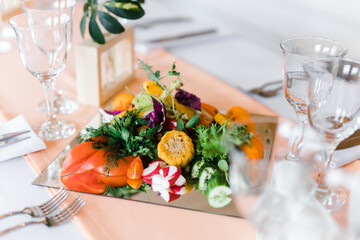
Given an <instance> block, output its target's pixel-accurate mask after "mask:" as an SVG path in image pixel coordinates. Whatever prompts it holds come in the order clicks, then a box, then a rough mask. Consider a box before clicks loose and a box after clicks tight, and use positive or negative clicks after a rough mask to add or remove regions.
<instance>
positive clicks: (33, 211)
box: [0, 187, 69, 219]
mask: <svg viewBox="0 0 360 240" xmlns="http://www.w3.org/2000/svg"><path fill="white" fill-rule="evenodd" d="M68 197H69V193H68V192H67V191H66V190H65V189H64V188H63V187H62V188H61V189H60V190H59V191H58V192H57V193H56V194H55V195H54V196H53V197H52V198H51V199H49V200H48V201H46V202H44V203H43V204H40V205H38V206H33V207H26V208H24V209H23V210H21V211H14V212H9V213H5V214H3V215H0V219H3V218H6V217H9V216H13V215H16V214H23V213H25V214H29V215H30V216H32V217H42V216H45V215H48V214H50V213H52V212H53V211H55V210H56V209H57V208H58V207H59V206H60V204H62V203H63V202H64V201H65V200H66V199H67V198H68Z"/></svg>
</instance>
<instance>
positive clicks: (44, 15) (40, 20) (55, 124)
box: [9, 11, 76, 140]
mask: <svg viewBox="0 0 360 240" xmlns="http://www.w3.org/2000/svg"><path fill="white" fill-rule="evenodd" d="M9 23H10V25H11V27H12V28H13V29H14V31H15V34H16V38H17V44H18V48H19V51H20V56H21V60H22V62H23V64H24V65H25V67H26V69H27V70H28V71H29V72H30V73H31V74H32V75H34V76H35V77H36V78H38V79H39V81H40V83H41V85H42V86H43V89H44V92H45V95H46V105H47V121H46V122H44V123H42V124H39V125H37V126H36V127H34V130H35V131H36V132H37V133H38V135H39V136H40V137H41V138H42V139H44V140H57V139H62V138H66V137H69V136H71V135H72V134H73V133H75V130H76V127H75V124H73V123H67V122H65V121H62V120H58V119H57V118H56V115H55V113H54V106H53V101H51V99H52V95H53V89H54V84H55V80H56V78H57V77H58V75H59V74H60V72H61V71H62V70H63V69H64V68H65V63H66V56H67V33H68V27H69V24H70V17H69V15H67V14H64V13H61V12H54V11H37V12H31V13H25V14H20V15H17V16H15V17H13V18H11V19H10V20H9Z"/></svg>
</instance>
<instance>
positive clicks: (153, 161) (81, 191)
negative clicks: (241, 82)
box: [0, 0, 360, 240]
mask: <svg viewBox="0 0 360 240" xmlns="http://www.w3.org/2000/svg"><path fill="white" fill-rule="evenodd" d="M19 6H20V7H21V9H22V10H23V13H20V14H15V15H14V16H12V17H10V18H9V20H8V23H9V25H10V26H11V27H12V29H13V31H14V33H15V36H16V44H17V48H18V49H17V50H18V51H16V52H14V54H15V53H16V54H17V57H18V58H19V59H20V60H21V63H22V64H23V66H24V68H25V69H26V70H27V72H28V73H29V76H28V78H29V79H28V80H26V81H30V80H32V81H33V82H34V81H38V82H39V83H40V85H41V87H42V91H43V93H41V92H40V91H39V92H34V93H32V94H36V95H40V94H43V96H44V98H43V99H45V101H41V102H40V103H37V104H36V106H31V108H32V109H35V108H36V109H37V111H38V112H33V113H32V115H34V116H35V115H36V116H37V115H41V114H43V115H45V116H46V120H45V121H42V122H37V123H35V121H33V120H34V119H39V118H38V117H36V118H33V117H31V116H32V115H30V114H29V111H27V112H26V111H25V113H24V114H23V113H22V111H21V109H19V110H14V111H13V112H12V113H11V114H9V116H16V117H13V118H12V119H10V118H7V117H6V114H5V113H6V112H5V111H4V112H1V111H2V109H0V113H1V114H4V115H2V116H1V117H2V119H3V120H7V121H4V123H3V124H1V125H0V149H1V151H0V168H1V163H2V162H5V161H6V162H7V163H11V161H13V160H14V159H17V158H19V157H21V156H24V157H25V159H26V162H24V163H25V164H29V163H30V165H29V166H30V167H31V168H33V169H34V170H35V172H36V175H37V176H36V178H35V179H33V182H28V183H26V184H28V186H24V187H29V185H31V187H36V188H40V189H47V190H48V191H49V192H50V193H51V195H53V196H52V197H51V198H50V199H48V200H46V201H40V200H39V202H38V204H37V205H35V206H32V207H28V206H23V207H24V209H23V210H21V209H20V210H12V211H4V212H0V222H1V221H8V220H9V219H10V220H11V218H13V219H15V218H16V221H13V222H11V223H14V224H13V226H9V224H6V225H4V226H6V228H4V229H3V228H1V229H0V236H2V235H4V236H7V237H9V239H11V236H12V234H14V233H15V232H21V231H24V230H21V229H22V228H24V227H27V226H29V225H45V227H46V228H43V229H46V230H45V231H51V229H53V228H52V227H57V226H63V225H66V224H67V223H70V222H72V221H71V220H72V219H75V221H73V222H74V223H76V226H77V227H79V226H80V229H81V232H82V233H83V234H84V236H86V238H94V239H100V238H102V237H104V236H105V235H106V236H110V237H111V238H112V237H114V238H121V237H125V238H127V237H129V236H130V235H129V234H130V233H127V232H125V233H124V230H125V228H129V229H130V230H131V229H133V230H134V229H135V228H133V226H132V224H133V220H134V221H135V220H138V221H140V222H139V223H142V224H143V225H144V229H145V230H146V231H148V230H150V229H151V228H152V227H153V223H149V224H144V223H145V222H146V221H147V220H146V219H149V218H150V217H153V218H154V221H160V220H161V219H164V218H174V219H175V218H177V221H179V222H180V225H179V226H180V227H183V226H184V225H181V224H182V223H185V222H187V221H188V222H189V224H190V223H191V224H195V222H199V221H204V222H205V223H206V225H208V226H209V228H210V229H211V230H209V231H211V233H213V234H214V236H220V235H221V233H219V232H218V230H216V226H218V227H221V228H223V227H225V226H230V228H234V229H235V228H236V227H237V226H240V225H241V226H243V225H242V224H243V223H244V222H245V223H246V224H247V225H246V226H245V225H244V229H246V231H250V232H251V231H253V230H256V234H255V233H252V234H250V235H249V237H252V236H255V235H256V237H257V238H259V239H314V240H315V239H326V240H332V239H334V240H335V239H346V240H352V239H356V238H357V237H358V235H357V230H356V228H357V226H358V224H360V222H359V221H358V219H357V217H356V214H355V212H356V213H357V212H358V211H357V208H356V204H355V202H356V201H358V200H359V199H358V195H359V194H358V190H357V188H356V186H357V184H358V183H359V174H358V172H357V168H358V167H357V160H358V159H360V150H359V149H360V148H359V144H360V140H359V129H360V100H358V97H357V94H358V92H359V91H360V62H358V61H357V60H353V59H350V58H349V59H348V58H347V54H348V52H350V51H351V49H348V48H347V47H346V46H345V44H343V43H341V42H339V41H336V40H332V39H328V38H323V37H318V36H305V37H295V36H294V37H290V38H285V39H283V40H282V41H281V42H279V44H280V46H279V51H280V52H281V51H282V53H283V63H284V65H283V69H278V70H279V72H282V78H279V79H272V80H271V79H270V80H269V81H268V82H264V81H259V83H260V82H261V84H259V85H258V86H257V87H253V86H254V84H250V85H249V86H251V87H248V88H247V87H244V88H238V87H237V86H236V85H229V84H226V83H225V82H224V81H222V80H221V78H218V77H217V76H216V77H215V76H213V75H211V74H209V73H207V72H206V71H203V70H201V69H199V68H197V67H195V66H193V65H192V64H190V63H188V62H186V61H184V60H182V59H180V58H179V57H177V56H174V55H172V54H171V52H169V51H167V50H166V49H164V48H167V49H169V48H171V47H172V46H174V45H177V44H179V46H181V45H182V44H189V46H191V44H195V45H196V44H201V42H202V41H204V42H207V41H213V40H215V39H216V41H219V42H220V41H221V36H225V35H226V34H225V35H221V34H220V35H221V36H220V35H218V34H215V35H216V36H210V35H213V34H214V33H217V31H218V30H217V28H215V27H214V26H213V25H207V24H205V25H202V24H201V23H200V22H198V21H197V20H195V19H192V18H191V17H189V16H185V15H183V14H178V15H177V14H165V13H164V14H163V15H159V16H156V15H155V14H153V15H151V14H150V16H148V17H144V18H143V16H145V13H146V11H148V9H147V8H146V6H147V5H146V4H144V3H143V1H130V0H129V1H124V2H122V1H120V2H117V1H84V2H77V3H76V2H75V1H70V0H60V1H40V0H22V1H21V3H20V5H19ZM156 6H157V5H156V4H155V5H153V7H156ZM159 6H160V5H159ZM150 10H151V9H150ZM154 11H155V10H154ZM164 12H166V11H164ZM75 23H76V24H78V25H76V24H75ZM164 29H168V30H169V29H173V32H170V31H168V30H164ZM185 30H186V31H185ZM152 31H158V32H162V33H163V35H161V34H154V32H152ZM219 36H220V38H219ZM226 36H229V35H226ZM191 37H195V38H197V37H199V38H198V39H197V40H190V38H191ZM202 37H204V38H202ZM209 37H210V38H209ZM212 37H213V38H212ZM73 38H74V39H73ZM178 40H179V42H177V41H178ZM188 40H189V42H187V41H188ZM193 41H194V42H193ZM216 41H214V44H215V42H216ZM176 42H177V43H176ZM141 49H142V50H141ZM70 51H73V52H74V55H71V56H72V58H73V59H71V61H70V62H71V63H74V64H70V65H69V64H67V62H69V61H68V60H69V59H68V58H69V56H70V55H69V52H70ZM0 57H1V55H0ZM20 60H19V61H20ZM219 64H220V63H219ZM67 70H68V71H69V72H73V73H74V76H72V79H64V81H67V83H69V82H70V81H73V82H72V84H69V85H66V86H71V89H70V88H69V89H66V88H65V89H64V92H66V91H67V90H75V91H76V93H77V97H78V99H72V98H67V97H65V95H63V90H61V89H57V88H56V87H55V83H56V82H57V79H58V77H59V76H60V75H61V74H62V73H63V72H65V71H67ZM75 73H76V75H75ZM67 76H70V75H67ZM31 78H32V79H31ZM75 80H76V81H75ZM19 81H20V80H19ZM21 81H22V82H21V83H19V84H24V82H25V80H21ZM32 84H35V83H32ZM64 86H65V85H64ZM23 87H24V88H26V87H27V86H26V85H23ZM255 95H256V97H254V96H255ZM27 97H30V95H29V96H27ZM274 97H276V99H275V98H274ZM4 99H5V97H4ZM259 99H262V100H261V101H258V100H259ZM267 99H269V100H268V101H269V102H272V104H273V106H274V108H275V107H276V106H275V105H276V101H281V102H282V103H280V102H279V106H281V104H283V103H284V102H285V103H286V102H287V103H288V104H289V105H290V106H291V108H292V110H293V111H294V112H295V115H296V122H294V121H292V120H291V119H286V118H285V117H284V116H281V115H279V114H278V113H276V112H275V111H274V109H269V108H268V107H267V106H264V105H263V104H262V101H267ZM271 99H272V100H271ZM21 101H24V102H26V101H27V99H25V98H24V99H21ZM29 102H30V100H29ZM25 104H26V103H24V108H27V106H29V105H25ZM9 105H10V107H9V108H7V109H11V105H12V104H11V103H9ZM31 105H34V102H31ZM4 110H5V109H4ZM75 116H76V117H75ZM27 119H30V120H31V121H29V122H31V124H29V122H28V120H27ZM49 156H51V157H49ZM54 156H55V157H54ZM0 187H1V185H0ZM0 190H1V188H0ZM0 194H1V191H0ZM69 196H70V197H69ZM29 197H33V198H36V196H29ZM5 198H6V196H4V199H5ZM37 199H38V198H37ZM85 202H86V204H85ZM24 205H25V204H24ZM85 205H86V206H85ZM84 206H85V207H84ZM1 210H2V211H3V210H4V209H1ZM128 214H129V216H128ZM14 215H16V216H17V217H15V218H14V217H13V216H14ZM26 215H30V216H26ZM130 215H131V216H130ZM20 219H22V220H23V221H20ZM126 219H128V220H129V221H127V220H126ZM339 219H340V220H339ZM345 219H346V221H347V222H348V224H343V222H342V221H344V220H345ZM172 221H173V220H172ZM15 222H16V223H15ZM309 223H311V224H309ZM164 224H165V225H166V227H164V228H165V229H164V232H170V227H169V226H170V225H168V224H169V223H164ZM117 225H118V226H120V227H114V226H117ZM47 227H49V230H47V229H48V228H47ZM131 227H132V228H131ZM59 228H60V227H59ZM204 229H205V227H204V226H202V227H200V229H199V230H194V231H195V233H197V234H198V233H199V232H201V231H203V230H204ZM329 229H330V230H329ZM13 231H14V233H12V232H13ZM197 231H198V232H197ZM253 232H255V231H253ZM139 234H140V235H139V236H145V235H143V233H139ZM224 234H225V238H226V239H228V238H229V239H234V237H235V236H233V234H234V232H233V231H229V232H228V233H224ZM244 234H245V233H244ZM13 236H16V235H13ZM17 236H18V235H17ZM156 236H158V235H157V233H155V234H154V236H151V237H150V238H151V239H157V237H156ZM190 236H192V235H191V234H190V235H188V234H187V233H186V234H185V233H183V234H178V235H177V237H178V238H179V239H180V238H182V237H190ZM194 236H195V235H194ZM244 236H245V235H244ZM176 239H177V238H176ZM249 239H252V238H249Z"/></svg>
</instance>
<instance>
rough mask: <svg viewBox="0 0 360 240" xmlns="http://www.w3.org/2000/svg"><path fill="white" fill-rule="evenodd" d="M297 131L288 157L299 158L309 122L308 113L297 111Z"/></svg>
mask: <svg viewBox="0 0 360 240" xmlns="http://www.w3.org/2000/svg"><path fill="white" fill-rule="evenodd" d="M296 115H297V131H296V137H295V140H294V143H293V145H292V147H291V149H290V152H289V154H288V155H287V159H291V160H298V159H299V153H300V149H301V146H302V143H303V138H304V130H305V127H306V124H307V122H308V120H307V116H306V114H303V113H297V114H296Z"/></svg>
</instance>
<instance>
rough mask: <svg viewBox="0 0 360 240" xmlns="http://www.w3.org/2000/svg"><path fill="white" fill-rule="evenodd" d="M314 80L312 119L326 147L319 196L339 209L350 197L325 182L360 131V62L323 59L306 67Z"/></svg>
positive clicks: (311, 81) (311, 91)
mask: <svg viewBox="0 0 360 240" xmlns="http://www.w3.org/2000/svg"><path fill="white" fill-rule="evenodd" d="M304 69H305V71H306V73H307V75H308V76H309V78H310V84H309V105H308V117H309V123H310V126H311V127H312V128H313V129H314V130H315V131H316V132H317V134H318V136H319V139H320V140H321V142H322V143H323V148H324V173H322V174H320V175H319V176H320V177H319V185H318V188H317V193H316V197H317V199H318V200H320V202H322V204H323V205H324V206H325V207H326V208H327V209H328V211H336V210H339V209H340V208H341V207H342V206H343V205H344V204H345V202H346V198H347V195H346V193H345V191H344V190H343V189H342V188H341V187H330V186H327V185H326V183H325V180H326V178H325V175H326V172H327V170H328V169H329V165H330V162H331V157H332V155H333V153H334V151H335V149H336V147H337V146H338V144H339V143H340V142H341V141H343V140H344V139H346V138H347V137H349V136H350V135H352V134H353V133H354V132H355V131H356V130H357V129H358V128H360V98H359V93H360V62H356V61H352V60H343V59H322V60H317V61H314V62H310V63H307V64H305V65H304Z"/></svg>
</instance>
